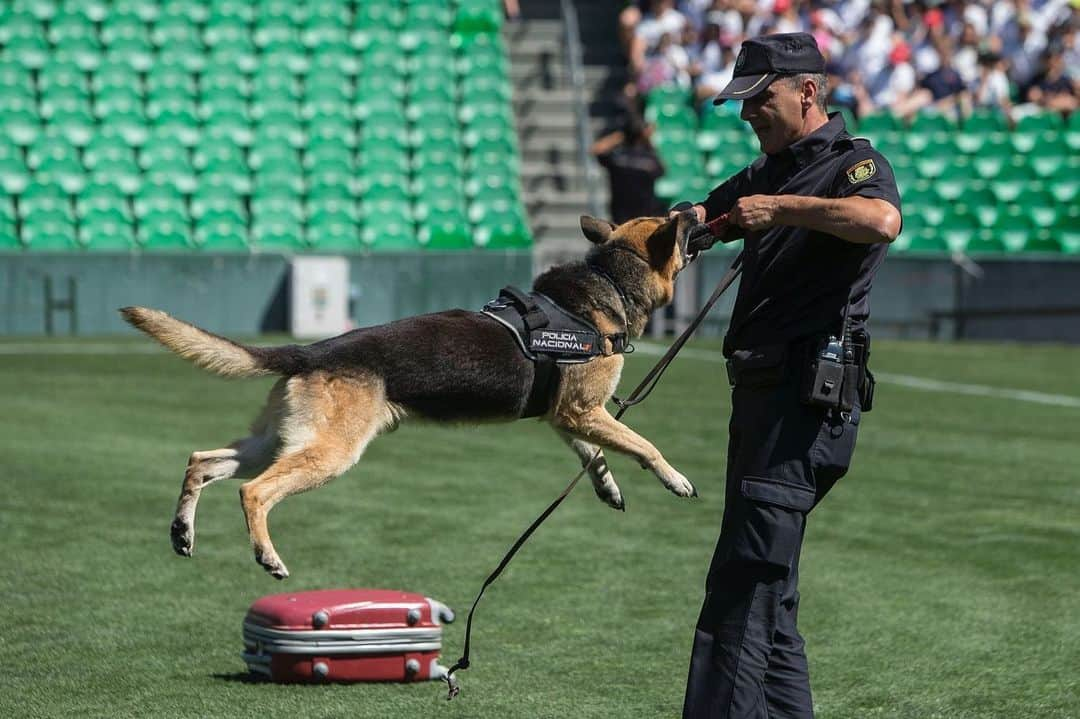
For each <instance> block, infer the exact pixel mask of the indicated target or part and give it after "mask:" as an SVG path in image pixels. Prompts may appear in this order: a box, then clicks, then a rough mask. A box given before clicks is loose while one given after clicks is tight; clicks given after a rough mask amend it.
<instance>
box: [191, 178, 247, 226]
mask: <svg viewBox="0 0 1080 719" xmlns="http://www.w3.org/2000/svg"><path fill="white" fill-rule="evenodd" d="M191 218H192V219H193V220H194V221H195V223H196V224H197V225H198V224H203V225H212V224H215V223H219V222H228V223H232V224H239V225H246V224H247V212H245V211H244V203H243V202H242V201H241V199H240V195H239V194H235V193H233V192H231V191H230V189H229V188H228V187H225V186H218V187H215V186H213V185H211V184H210V183H205V184H202V185H199V188H198V190H196V192H195V194H193V195H192V196H191Z"/></svg>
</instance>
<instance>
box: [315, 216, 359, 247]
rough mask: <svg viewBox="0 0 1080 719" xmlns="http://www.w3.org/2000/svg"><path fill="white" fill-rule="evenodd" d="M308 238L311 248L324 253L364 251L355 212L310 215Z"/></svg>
mask: <svg viewBox="0 0 1080 719" xmlns="http://www.w3.org/2000/svg"><path fill="white" fill-rule="evenodd" d="M307 238H308V243H309V244H310V245H311V248H312V249H313V250H315V251H317V252H318V251H324V252H355V251H358V250H360V249H362V246H361V244H360V228H359V227H358V226H357V223H356V217H355V211H354V213H353V215H352V216H350V215H349V214H348V213H346V212H344V211H342V212H319V213H316V214H313V215H309V217H308V224H307Z"/></svg>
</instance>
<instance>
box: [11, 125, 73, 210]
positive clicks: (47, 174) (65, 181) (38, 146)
mask: <svg viewBox="0 0 1080 719" xmlns="http://www.w3.org/2000/svg"><path fill="white" fill-rule="evenodd" d="M26 164H27V166H28V167H29V168H30V169H31V170H33V171H34V178H35V180H36V181H37V182H40V183H44V184H54V185H57V186H59V187H61V188H63V190H64V192H66V193H67V194H70V195H73V194H77V193H78V192H79V191H80V190H82V188H83V186H85V184H86V175H85V173H84V172H83V168H82V163H81V162H80V161H79V154H78V150H77V149H76V148H75V146H74V145H72V144H71V142H70V141H69V140H68V139H67V138H66V137H65V136H64V135H63V134H62V133H61V132H59V131H58V130H55V129H53V128H49V131H48V132H46V134H44V135H41V136H40V137H39V138H38V139H37V141H35V142H34V144H33V145H32V146H31V147H30V149H29V151H28V152H27V154H26Z"/></svg>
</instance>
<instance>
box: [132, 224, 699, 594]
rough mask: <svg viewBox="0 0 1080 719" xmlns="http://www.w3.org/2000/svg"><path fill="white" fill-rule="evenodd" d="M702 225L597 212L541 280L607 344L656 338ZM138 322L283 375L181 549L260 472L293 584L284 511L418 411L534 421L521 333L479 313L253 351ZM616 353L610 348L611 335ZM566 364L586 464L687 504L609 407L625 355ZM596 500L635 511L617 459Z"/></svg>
mask: <svg viewBox="0 0 1080 719" xmlns="http://www.w3.org/2000/svg"><path fill="white" fill-rule="evenodd" d="M695 220H696V217H695V216H694V214H693V212H684V213H681V214H679V215H676V216H674V217H673V218H671V219H664V218H658V217H643V218H638V219H635V220H630V221H629V222H626V223H624V224H622V225H619V226H617V227H616V226H615V225H614V224H612V223H610V222H607V221H604V220H598V219H595V218H592V217H587V216H583V217H582V218H581V229H582V231H583V232H584V234H585V237H586V238H588V239H589V240H590V241H591V242H592V243H593V247H592V248H591V249H590V250H589V252H588V255H587V257H586V261H578V262H571V263H567V264H564V265H559V266H556V267H553V268H552V269H550V270H548V271H546V272H544V273H543V274H541V275H540V276H539V277H537V278H536V281H535V282H534V284H533V287H534V289H535V290H536V291H537V292H542V293H543V294H545V295H547V296H548V297H550V298H551V299H552V300H554V301H555V302H556V303H557V304H558V305H559V306H560V307H562V308H564V309H566V310H567V311H569V312H572V313H574V314H576V315H578V316H579V317H582V318H585V319H588V320H590V321H591V322H592V323H593V324H594V325H595V326H596V327H597V329H599V330H600V333H601V334H602V335H608V334H614V333H618V332H626V333H627V335H628V336H629V337H631V338H635V337H640V336H641V333H642V331H643V330H644V328H645V323H646V321H647V319H648V317H649V314H650V313H651V312H652V311H653V310H655V309H656V308H658V307H661V306H663V305H665V304H667V303H669V302H671V299H672V295H673V292H674V282H675V276H676V275H677V274H678V273H679V270H681V269H682V268H683V266H684V265H685V264H686V262H687V256H686V234H687V231H688V229H689V228H690V227H691V226H692V225H693V223H694V221H695ZM120 312H121V313H122V314H123V316H124V319H126V320H127V321H128V322H130V323H131V324H132V325H134V326H135V327H136V328H138V329H139V330H142V331H143V332H145V333H146V334H148V335H150V336H151V337H153V338H154V339H156V340H157V341H158V342H160V343H161V344H163V345H164V346H165V347H167V348H169V349H170V350H172V351H173V352H176V353H177V354H179V355H180V356H181V357H184V358H186V359H188V360H191V361H192V362H194V363H195V364H196V365H198V366H199V367H202V368H203V369H206V370H209V371H211V372H214V373H216V374H219V375H222V376H225V377H256V376H260V375H280V376H281V379H279V380H278V381H277V383H276V384H275V385H274V386H273V388H272V389H271V390H270V396H269V398H268V400H267V403H266V406H265V407H264V408H263V410H262V412H261V413H260V414H259V416H258V417H257V418H256V420H255V422H254V424H253V425H252V428H251V434H250V436H248V437H244V438H243V439H239V440H236V441H235V442H233V443H232V444H230V445H228V446H227V447H225V448H222V449H213V450H209V451H200V452H193V453H192V455H191V457H190V458H189V459H188V465H187V471H186V472H185V473H184V483H183V487H182V489H181V492H180V499H179V502H178V503H177V506H176V515H175V518H174V519H173V522H172V527H171V533H172V545H173V549H174V550H175V551H176V552H177V553H178V554H180V555H183V556H191V553H192V550H193V548H194V546H195V509H196V506H197V504H198V501H199V494H200V493H201V492H202V490H203V488H204V487H206V486H207V485H209V484H211V483H213V482H217V481H219V480H222V479H229V478H232V477H243V478H252V479H250V481H248V482H246V483H244V484H243V485H241V487H240V499H241V503H242V505H243V509H244V516H245V519H246V520H247V527H248V533H249V535H250V537H251V544H252V548H253V549H254V551H255V559H256V561H258V563H259V564H261V565H262V566H263V567H264V568H265V569H266V571H268V572H269V573H270V574H272V575H273V576H275V577H277V578H278V579H284V578H285V577H287V576H288V575H289V571H288V569H286V567H285V564H284V563H283V562H282V561H281V558H280V557H279V556H278V553H277V551H276V550H275V549H274V545H273V544H272V543H271V541H270V535H269V533H268V531H267V525H266V518H267V514H268V513H269V512H270V509H271V508H272V507H273V506H274V505H275V504H277V503H278V502H280V501H281V500H282V499H284V498H285V497H288V496H289V495H291V494H295V493H297V492H303V491H305V490H309V489H314V488H315V487H318V486H320V485H322V484H325V483H326V482H328V481H330V480H331V479H333V478H334V477H337V476H338V475H340V474H342V473H343V472H345V471H346V470H347V469H349V468H350V467H351V466H353V465H354V464H355V463H356V462H357V461H358V460H359V459H360V455H361V454H362V453H363V452H364V448H365V447H367V445H368V443H369V442H370V441H371V440H372V439H374V438H375V437H376V435H379V434H381V433H383V432H387V431H390V430H393V429H394V428H395V427H397V425H398V424H399V423H400V422H401V421H402V420H404V419H405V418H406V417H410V416H416V417H420V418H426V419H430V420H441V421H492V420H499V421H510V420H514V419H517V418H518V417H520V416H521V414H522V412H523V410H524V407H525V403H526V399H527V398H528V395H529V390H530V387H531V386H532V383H533V377H534V371H535V368H534V364H533V362H532V361H531V360H529V359H528V358H527V357H525V355H524V353H523V352H522V351H521V349H520V348H519V346H518V345H517V343H516V340H515V339H514V337H513V336H512V335H511V334H510V332H509V330H507V328H506V327H503V326H502V325H500V324H499V323H498V322H496V321H495V320H493V319H491V318H490V317H487V316H486V315H483V314H481V313H478V312H467V311H464V310H450V311H447V312H438V313H435V314H428V315H421V316H419V317H412V318H408V319H404V320H399V321H396V322H391V323H388V324H385V325H379V326H376V327H366V328H362V329H357V330H353V331H351V332H347V333H345V334H343V335H340V336H338V337H333V338H331V339H327V340H323V341H321V342H316V343H314V344H310V345H305V346H299V345H286V346H282V347H249V346H245V345H242V344H238V343H236V342H233V341H231V340H228V339H225V338H224V337H219V336H217V335H214V334H211V333H210V332H206V331H204V330H201V329H199V328H198V327H195V326H193V325H190V324H188V323H186V322H182V321H180V320H177V319H174V318H173V317H170V316H169V315H167V314H165V313H164V312H160V311H158V310H153V309H147V308H144V307H125V308H123V309H121V310H120ZM604 342H605V343H609V340H606V339H605V340H604ZM610 349H611V348H610V346H607V347H606V351H605V355H604V356H599V357H596V358H594V359H592V360H590V361H588V362H585V363H582V364H569V365H559V366H558V371H559V373H560V376H559V381H558V388H557V389H556V390H555V391H554V396H553V398H552V401H551V404H550V407H549V409H548V411H547V413H546V414H545V415H544V416H543V417H542V419H544V420H545V421H547V422H548V423H550V424H551V426H552V427H553V428H554V429H555V431H556V432H557V433H558V434H559V435H560V436H561V437H562V438H563V440H564V441H566V442H567V443H568V444H569V445H570V446H571V447H572V448H573V450H574V451H575V452H576V453H577V455H578V457H580V459H581V461H582V464H585V463H587V462H588V461H589V460H590V459H592V458H593V455H594V454H595V453H596V452H597V451H598V449H599V447H606V448H609V449H612V450H614V451H617V452H622V453H624V454H628V455H630V456H631V457H633V458H635V459H636V460H637V461H638V462H639V463H640V464H641V466H642V467H643V468H646V469H650V470H652V472H653V473H654V474H655V475H656V476H657V477H658V478H659V479H660V481H661V483H663V485H664V486H665V487H667V488H668V489H669V490H671V491H672V492H674V493H675V494H677V495H679V496H680V497H690V496H696V494H697V492H696V491H695V489H694V486H693V485H692V484H691V483H690V482H689V481H688V480H687V479H686V478H685V477H684V476H683V475H682V474H680V473H679V472H678V471H676V470H675V468H673V467H672V466H671V465H670V464H668V463H667V461H666V460H665V459H664V457H663V456H662V455H661V454H660V452H659V451H657V449H656V448H655V447H654V446H653V445H652V444H651V443H650V442H648V441H647V440H646V439H644V438H643V437H641V436H639V435H638V434H636V433H635V432H633V431H632V430H630V429H629V428H628V427H626V426H625V425H623V424H622V423H620V422H617V421H616V420H615V419H614V418H613V417H612V416H611V414H609V413H608V411H607V409H606V408H605V407H604V405H605V403H606V402H607V401H608V399H609V398H610V397H611V395H612V393H613V392H614V391H615V388H616V385H617V384H618V382H619V375H620V373H621V371H622V367H623V358H622V356H621V355H619V354H611V353H610ZM589 475H590V478H591V480H592V483H593V487H594V488H595V490H596V494H597V495H598V496H599V497H600V499H602V500H603V501H604V502H606V503H607V504H608V505H610V506H611V507H614V508H616V509H622V508H623V499H622V494H621V492H620V491H619V487H618V485H616V484H615V480H614V479H613V478H612V476H611V471H610V470H609V469H608V467H607V464H606V462H605V461H604V458H603V455H602V454H601V455H600V456H599V457H597V459H596V461H595V462H593V463H592V465H591V468H590V471H589Z"/></svg>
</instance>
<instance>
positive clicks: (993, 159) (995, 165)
mask: <svg viewBox="0 0 1080 719" xmlns="http://www.w3.org/2000/svg"><path fill="white" fill-rule="evenodd" d="M1012 162H1013V149H1012V146H1011V145H1010V144H1009V142H1008V140H1006V139H1002V140H1000V141H995V140H992V139H987V141H986V142H985V143H984V144H983V146H982V147H981V148H980V149H979V153H978V154H977V155H974V156H973V157H972V158H971V166H972V168H973V169H974V170H975V174H976V175H977V176H978V177H979V178H981V179H983V180H993V179H994V178H996V177H997V176H998V175H999V174H1001V173H1002V172H1003V171H1005V169H1006V168H1007V167H1008V166H1009V165H1010V164H1011V163H1012Z"/></svg>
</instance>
